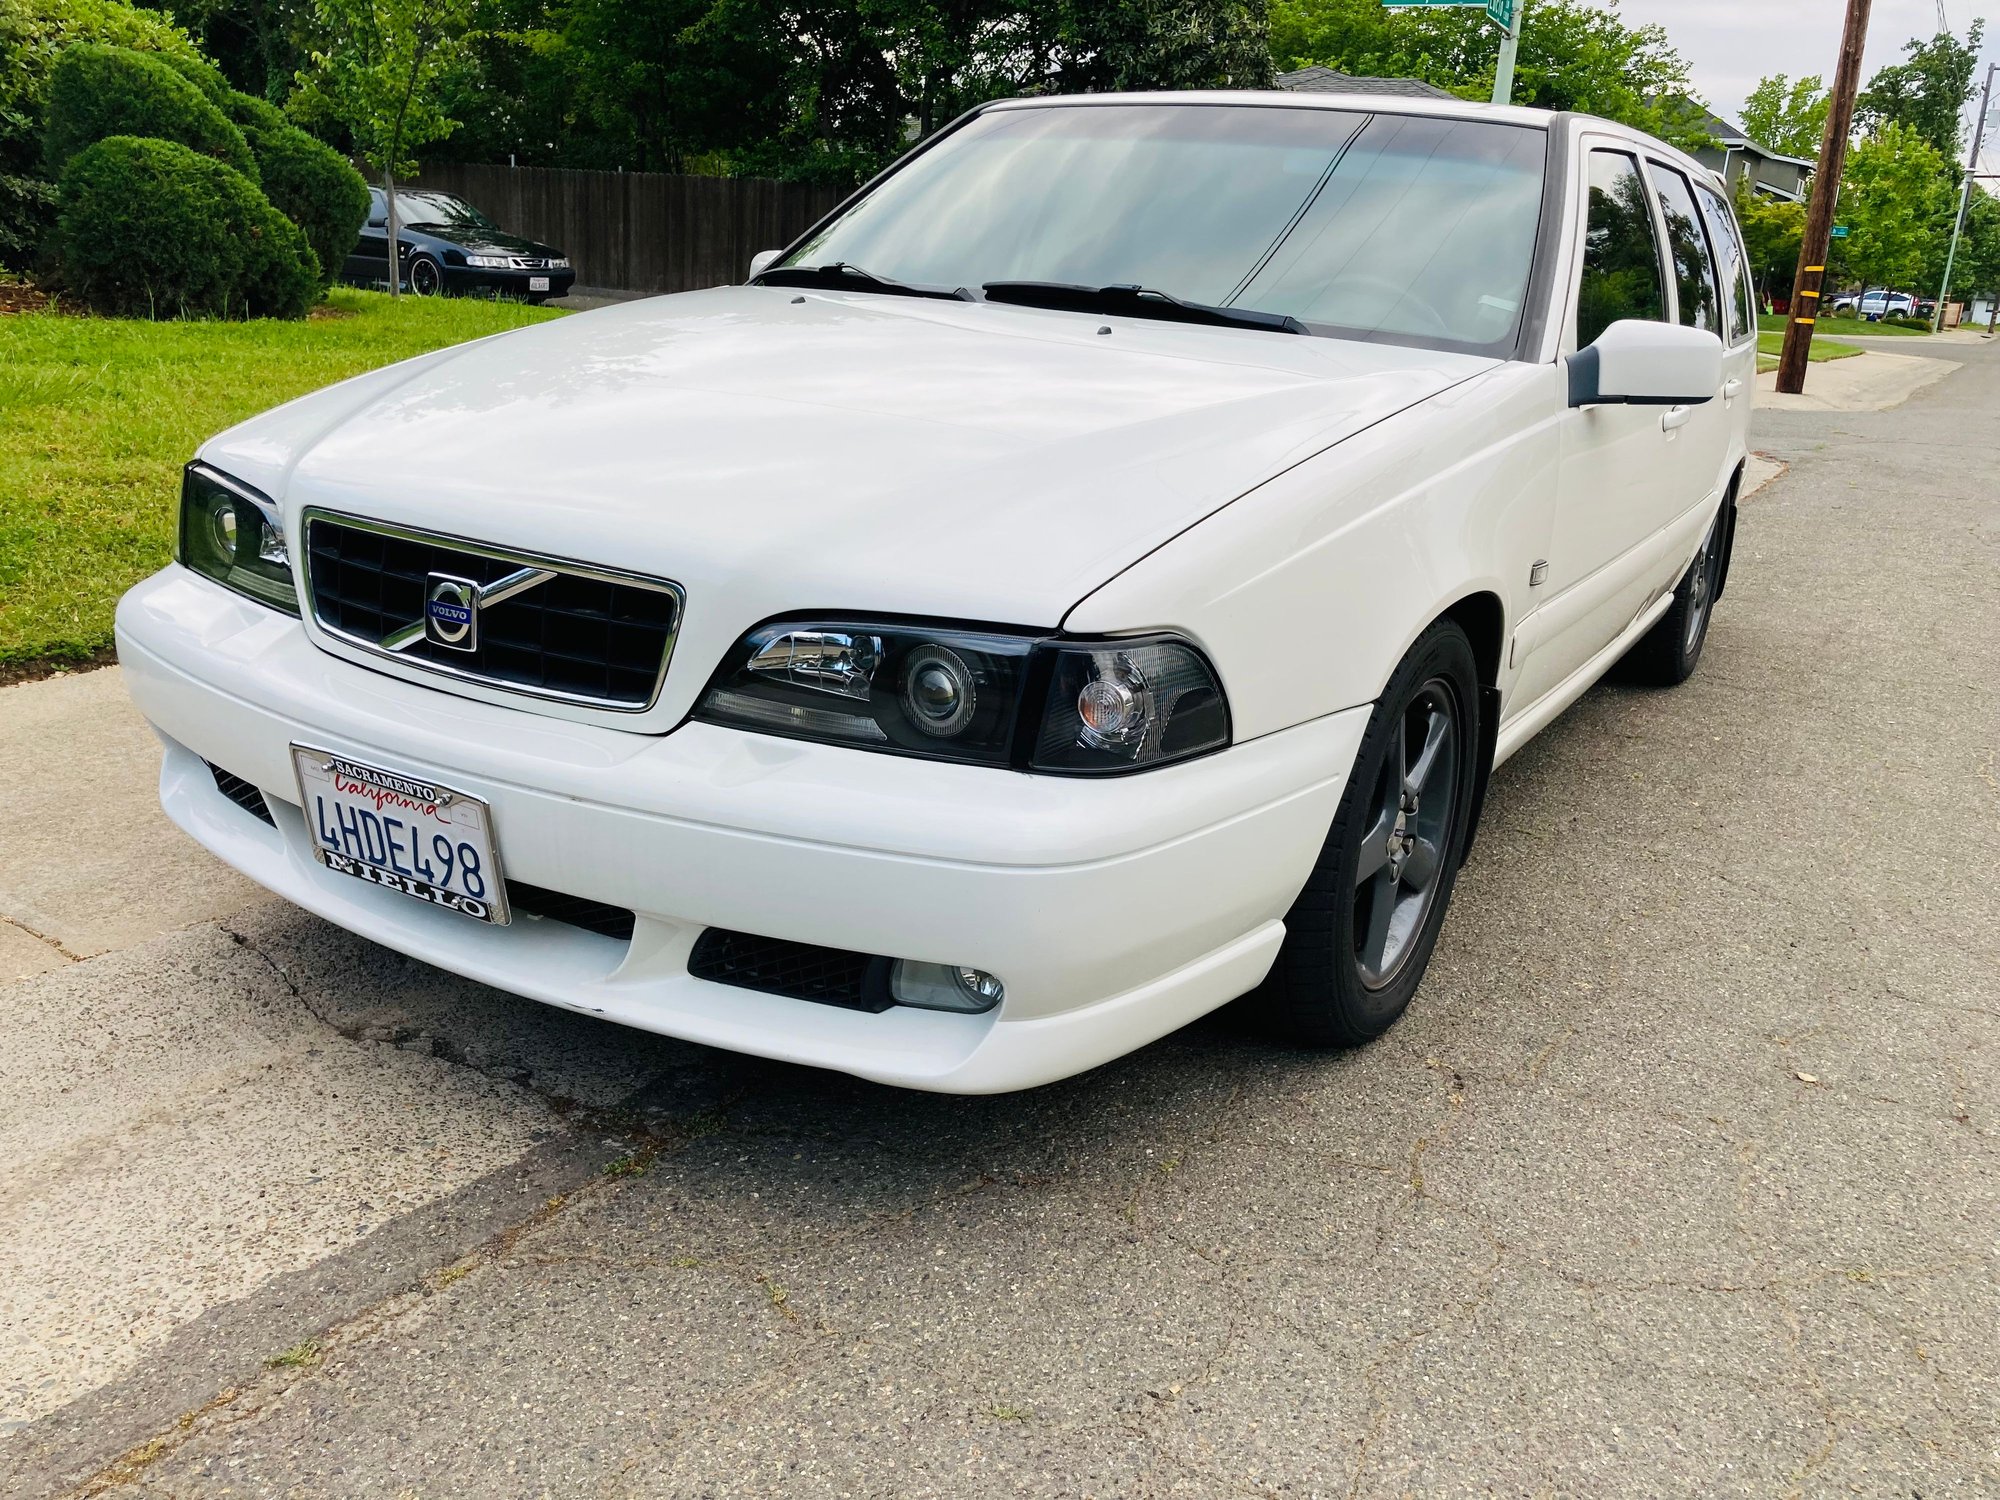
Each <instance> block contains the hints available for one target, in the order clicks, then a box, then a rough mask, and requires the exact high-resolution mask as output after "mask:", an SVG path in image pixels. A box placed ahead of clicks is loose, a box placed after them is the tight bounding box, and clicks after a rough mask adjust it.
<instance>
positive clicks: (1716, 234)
mask: <svg viewBox="0 0 2000 1500" xmlns="http://www.w3.org/2000/svg"><path fill="white" fill-rule="evenodd" d="M1695 193H1696V196H1697V197H1698V198H1700V200H1701V216H1702V219H1703V221H1704V222H1706V223H1707V225H1708V242H1709V243H1710V244H1711V245H1713V246H1714V247H1715V268H1716V270H1717V271H1718V272H1719V273H1720V274H1721V277H1722V283H1723V285H1724V286H1725V287H1727V288H1728V289H1729V309H1730V320H1729V342H1731V343H1732V344H1733V343H1735V342H1736V341H1737V340H1739V339H1746V338H1748V337H1749V336H1750V335H1751V334H1752V333H1754V332H1756V329H1757V317H1756V312H1755V309H1754V308H1753V306H1752V304H1751V301H1750V266H1749V257H1748V256H1746V255H1745V254H1744V253H1743V240H1742V238H1741V236H1740V235H1739V234H1738V232H1737V229H1736V216H1735V215H1734V214H1732V213H1730V211H1729V205H1728V204H1727V203H1725V202H1724V201H1723V199H1722V194H1720V193H1718V192H1716V191H1715V189H1713V188H1711V187H1706V186H1697V188H1696V189H1695Z"/></svg>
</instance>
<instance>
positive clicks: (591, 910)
mask: <svg viewBox="0 0 2000 1500" xmlns="http://www.w3.org/2000/svg"><path fill="white" fill-rule="evenodd" d="M507 905H508V906H509V907H511V908H512V909H513V910H515V911H518V912H526V913H527V914H528V915H529V916H531V917H543V918H546V919H547V920H548V921H551V922H566V923H568V924H569V925H570V926H571V927H581V928H582V929H583V930H584V931H586V932H595V933H600V934H602V935H603V936H605V937H608V938H617V939H618V941H619V942H621V943H629V942H631V941H632V913H630V912H629V911H627V910H626V909H625V908H624V907H622V906H606V905H605V904H604V903H603V902H602V901H586V900H585V899H584V898H583V897H581V896H567V895H564V894H563V893H562V892H561V891H545V890H543V889H542V888H541V887H540V886H538V885H524V884H523V883H522V882H520V881H518V880H510V881H508V882H507Z"/></svg>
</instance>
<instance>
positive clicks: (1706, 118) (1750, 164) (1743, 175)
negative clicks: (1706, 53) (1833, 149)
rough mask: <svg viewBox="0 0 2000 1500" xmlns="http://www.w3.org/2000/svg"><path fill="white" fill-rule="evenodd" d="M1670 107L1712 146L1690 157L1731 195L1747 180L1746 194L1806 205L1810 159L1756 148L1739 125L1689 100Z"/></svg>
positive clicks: (1680, 100) (1767, 148)
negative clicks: (1717, 179) (1718, 180)
mask: <svg viewBox="0 0 2000 1500" xmlns="http://www.w3.org/2000/svg"><path fill="white" fill-rule="evenodd" d="M1673 107H1675V108H1676V109H1677V111H1678V112H1679V113H1680V114H1681V115H1682V116H1683V117H1684V118H1685V120H1686V123H1687V124H1688V125H1689V126H1690V127H1692V128H1693V129H1695V130H1699V131H1701V132H1702V133H1704V134H1706V135H1707V136H1709V137H1710V138H1711V139H1712V140H1713V141H1714V144H1713V145H1709V146H1704V147H1702V148H1701V149H1700V150H1698V151H1694V152H1691V153H1690V154H1691V155H1692V156H1693V157H1694V158H1695V159H1696V160H1697V161H1699V162H1700V163H1701V164H1702V165H1703V166H1705V167H1707V168H1708V169H1709V170H1710V171H1712V172H1714V173H1716V174H1717V175H1718V176H1720V177H1721V178H1722V179H1723V181H1725V182H1727V183H1728V184H1729V190H1730V192H1731V193H1734V192H1735V191H1736V185H1737V183H1738V182H1739V181H1741V180H1744V179H1748V181H1749V184H1750V190H1751V191H1752V192H1753V193H1761V194H1762V195H1763V196H1764V197H1766V198H1779V199H1782V200H1784V201H1785V202H1787V203H1803V202H1805V201H1806V191H1807V188H1808V185H1809V184H1810V183H1811V181H1812V172H1813V167H1814V166H1815V165H1816V163H1815V162H1814V161H1813V160H1812V158H1810V157H1804V156H1787V155H1785V154H1784V153H1783V152H1782V151H1773V150H1772V149H1771V148H1770V147H1769V146H1762V145H1759V144H1758V143H1757V142H1756V141H1753V140H1751V139H1750V137H1749V136H1748V135H1747V134H1745V133H1744V130H1743V127H1742V126H1741V125H1732V124H1731V123H1730V122H1729V121H1727V120H1725V119H1723V118H1722V116H1721V115H1718V114H1715V113H1713V112H1712V111H1710V110H1706V109H1703V108H1702V107H1701V106H1700V105H1699V104H1696V103H1694V102H1693V101H1692V100H1689V99H1679V100H1675V101H1673Z"/></svg>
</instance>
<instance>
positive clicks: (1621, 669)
mask: <svg viewBox="0 0 2000 1500" xmlns="http://www.w3.org/2000/svg"><path fill="white" fill-rule="evenodd" d="M1735 510H1736V499H1735V496H1734V495H1733V494H1730V495H1725V496H1724V497H1723V501H1722V504H1721V505H1720V506H1718V507H1717V508H1716V512H1715V519H1714V520H1713V521H1711V522H1710V523H1709V527H1708V530H1707V532H1706V533H1704V534H1703V536H1702V539H1701V549H1700V550H1699V551H1698V552H1696V553H1695V556H1694V561H1693V562H1691V563H1689V564H1688V570H1687V572H1685V573H1683V574H1682V575H1681V581H1680V582H1679V583H1677V584H1675V585H1674V602H1673V603H1672V604H1671V605H1669V606H1668V607H1667V612H1666V613H1665V614H1663V615H1661V616H1660V618H1659V619H1658V620H1657V621H1655V622H1654V624H1653V628H1652V629H1651V630H1649V631H1647V632H1646V633H1645V634H1644V635H1642V636H1641V637H1639V641H1638V644H1637V645H1635V646H1633V648H1632V649H1631V650H1630V651H1628V652H1626V653H1625V659H1624V660H1623V661H1622V662H1620V663H1619V664H1618V675H1619V676H1620V677H1622V678H1624V679H1625V680H1626V681H1627V682H1635V683H1638V684H1640V685H1642V686H1645V687H1678V686H1680V684H1682V683H1683V682H1686V681H1687V680H1688V678H1690V677H1692V676H1693V675H1694V669H1695V668H1696V667H1697V666H1698V665H1700V663H1701V648H1702V647H1703V646H1704V645H1705V644H1707V641H1708V626H1709V622H1710V621H1711V620H1713V619H1714V618H1715V600H1716V597H1717V595H1719V594H1720V593H1721V592H1722V569H1723V565H1724V563H1725V562H1726V561H1727V559H1728V556H1729V540H1730V521H1731V519H1732V517H1733V516H1734V514H1735Z"/></svg>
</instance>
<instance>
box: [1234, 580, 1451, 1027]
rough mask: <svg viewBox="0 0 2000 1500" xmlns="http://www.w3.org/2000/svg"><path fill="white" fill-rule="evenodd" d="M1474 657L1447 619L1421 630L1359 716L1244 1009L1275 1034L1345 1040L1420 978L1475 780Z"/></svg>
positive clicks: (1378, 1018)
mask: <svg viewBox="0 0 2000 1500" xmlns="http://www.w3.org/2000/svg"><path fill="white" fill-rule="evenodd" d="M1481 708H1482V700H1481V696H1480V678H1479V664H1478V660H1477V658H1476V657H1475V656H1474V654H1473V650H1472V643H1471V641H1470V640H1469V639H1468V638H1467V636H1466V634H1465V631H1464V630H1463V629H1462V628H1461V627H1460V626H1459V625H1458V623H1457V622H1456V621H1454V620H1449V619H1446V620H1440V621H1438V622H1437V623H1436V624H1434V625H1432V626H1431V627H1430V629H1429V630H1427V631H1425V632H1424V634H1423V635H1422V636H1420V637H1419V638H1418V640H1417V643H1416V644H1415V645H1414V646H1412V647H1411V648H1410V650H1409V654H1408V655H1406V656H1405V657H1404V658H1403V660H1402V663H1401V665H1399V666H1398V667H1397V668H1396V670H1395V672H1394V673H1393V674H1392V675H1391V676H1390V679H1389V681H1388V683H1387V684H1386V685H1385V686H1384V688H1383V691H1382V696H1381V698H1380V699H1379V700H1378V701H1377V702H1376V704H1375V707H1374V709H1373V711H1372V712H1371V713H1370V714H1369V719H1368V728H1367V730H1366V731H1365V732H1364V733H1363V734H1362V736H1361V744H1360V746H1359V748H1358V749H1357V750H1356V751H1355V756H1354V764H1353V769H1352V770H1351V771H1350V772H1349V775H1348V780H1347V785H1346V787H1345V789H1344V790H1343V791H1342V793H1341V799H1340V807H1339V810H1338V811H1337V812H1336V813H1335V814H1334V819H1333V826H1332V827H1331V828H1330V829H1329V830H1328V831H1327V836H1326V841H1325V843H1324V844H1323V845H1322V846H1321V848H1320V853H1319V857H1318V859H1317V860H1316V861H1315V862H1314V864H1313V869H1312V873H1311V874H1310V875H1309V876H1308V877H1307V879H1306V883H1305V887H1304V889H1302V890H1301V891H1300V892H1299V895H1298V899H1297V900H1296V901H1294V902H1293V903H1292V907H1291V910H1290V911H1288V912H1287V913H1286V914H1285V941H1284V945H1283V946H1282V947H1281V948H1279V950H1278V956H1277V959H1276V961H1275V962H1273V964H1272V965H1271V972H1270V974H1269V975H1268V976H1267V977H1266V978H1265V980H1264V983H1263V984H1262V985H1261V986H1259V987H1258V988H1257V989H1256V990H1255V991H1254V992H1252V993H1251V994H1250V995H1249V996H1248V997H1246V1000H1245V1010H1246V1011H1247V1012H1248V1013H1249V1014H1251V1015H1253V1016H1255V1017H1256V1018H1257V1019H1258V1020H1259V1021H1260V1022H1261V1023H1262V1024H1263V1025H1264V1026H1265V1028H1266V1029H1268V1030H1270V1031H1272V1032H1275V1033H1276V1034H1278V1035H1279V1036H1281V1037H1283V1038H1284V1039H1285V1040H1287V1041H1290V1042H1295V1043H1302V1044H1304V1045H1306V1046H1313V1047H1358V1046H1360V1045H1361V1044H1362V1043H1364V1042H1368V1041H1372V1040H1374V1039H1375V1038H1376V1037H1378V1036H1380V1035H1381V1034H1382V1033H1383V1032H1385V1031H1387V1030H1388V1029H1389V1028H1390V1027H1391V1026H1393V1025H1394V1024H1395V1022H1396V1018H1397V1017H1398V1016H1400V1015H1402V1013H1403V1011H1404V1010H1405V1009H1406V1008H1407V1007H1408V1005H1409V1003H1410V1000H1411V999H1412V997H1414V996H1415V994H1416V992H1417V987H1418V986H1419V985H1420V984H1422V983H1423V977H1424V970H1425V969H1426V968H1427V967H1428V966H1429V964H1430V957H1431V951H1432V949H1433V948H1435V947H1436V945H1437V937H1438V931H1439V929H1440V928H1441V927H1442V926H1443V925H1444V919H1445V913H1446V911H1447V910H1448V909H1449V908H1450V905H1451V891H1452V885H1453V882H1454V880H1455V879H1456V877H1457V875H1458V866H1459V861H1460V860H1461V859H1462V858H1464V855H1465V841H1466V835H1467V833H1468V832H1469V831H1470V828H1471V823H1472V810H1473V806H1474V796H1475V793H1476V790H1477V787H1478V782H1479V771H1480V761H1481V748H1480V747H1481V745H1482V744H1483V743H1484V741H1483V740H1482V738H1481V734H1480V722H1479V714H1480V712H1481Z"/></svg>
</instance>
